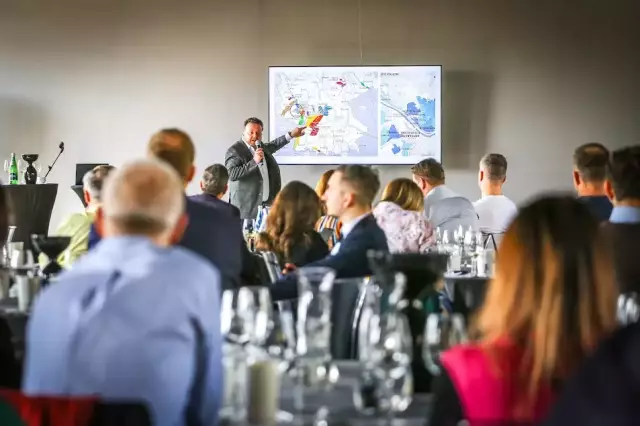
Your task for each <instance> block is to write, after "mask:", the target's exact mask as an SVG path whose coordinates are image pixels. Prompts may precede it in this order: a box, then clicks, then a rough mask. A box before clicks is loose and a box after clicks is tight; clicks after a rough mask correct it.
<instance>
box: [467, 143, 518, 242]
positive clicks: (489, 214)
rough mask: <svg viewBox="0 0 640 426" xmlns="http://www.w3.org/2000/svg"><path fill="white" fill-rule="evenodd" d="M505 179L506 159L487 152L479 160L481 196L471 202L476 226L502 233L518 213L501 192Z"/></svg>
mask: <svg viewBox="0 0 640 426" xmlns="http://www.w3.org/2000/svg"><path fill="white" fill-rule="evenodd" d="M506 180H507V159H506V158H505V157H504V155H502V154H487V155H485V156H484V157H482V160H480V171H479V172H478V186H480V191H481V192H482V198H480V199H479V200H478V201H476V202H475V203H473V207H474V208H475V210H476V213H477V214H478V227H479V228H480V230H481V231H483V232H486V233H491V234H499V233H503V232H504V231H505V230H506V229H507V226H509V223H511V220H513V218H514V217H515V215H516V214H517V213H518V208H517V207H516V204H515V203H514V202H513V201H511V200H510V199H509V198H507V197H506V196H505V195H504V194H503V193H502V185H504V182H505V181H506Z"/></svg>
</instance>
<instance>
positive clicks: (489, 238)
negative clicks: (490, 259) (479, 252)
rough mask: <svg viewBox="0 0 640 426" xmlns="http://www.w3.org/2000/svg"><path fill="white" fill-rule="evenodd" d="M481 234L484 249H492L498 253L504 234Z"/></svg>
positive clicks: (484, 232) (483, 232)
mask: <svg viewBox="0 0 640 426" xmlns="http://www.w3.org/2000/svg"><path fill="white" fill-rule="evenodd" d="M481 232H482V240H483V247H484V248H485V249H491V250H494V251H496V252H497V251H498V244H500V241H501V240H502V237H503V236H504V232H486V231H481Z"/></svg>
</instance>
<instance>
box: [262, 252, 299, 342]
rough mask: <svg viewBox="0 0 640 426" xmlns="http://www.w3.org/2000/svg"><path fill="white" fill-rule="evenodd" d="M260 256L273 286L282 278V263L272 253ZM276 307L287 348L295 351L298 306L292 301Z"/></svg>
mask: <svg viewBox="0 0 640 426" xmlns="http://www.w3.org/2000/svg"><path fill="white" fill-rule="evenodd" d="M260 255H261V256H262V260H263V262H264V265H265V268H266V270H267V273H268V275H269V280H270V281H271V284H274V283H275V282H276V281H278V280H279V279H280V278H282V267H281V266H280V262H278V257H277V256H276V254H275V253H274V252H272V251H263V252H261V253H260ZM276 306H277V307H278V312H279V313H280V325H281V327H282V332H283V334H284V336H285V339H286V342H287V347H288V348H289V349H293V348H295V345H296V322H295V318H296V315H295V309H296V305H295V304H294V302H293V301H291V300H284V301H281V302H276Z"/></svg>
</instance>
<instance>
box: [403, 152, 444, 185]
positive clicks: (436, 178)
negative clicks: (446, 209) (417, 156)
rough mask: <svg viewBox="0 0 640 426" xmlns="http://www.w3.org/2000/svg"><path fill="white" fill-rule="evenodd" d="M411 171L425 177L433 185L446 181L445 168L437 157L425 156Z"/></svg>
mask: <svg viewBox="0 0 640 426" xmlns="http://www.w3.org/2000/svg"><path fill="white" fill-rule="evenodd" d="M411 173H412V174H414V175H416V176H418V177H419V178H422V179H424V180H425V181H427V182H428V183H429V185H431V186H437V185H442V184H443V183H444V168H443V167H442V164H440V163H439V162H438V161H437V160H436V159H435V158H425V159H424V160H422V161H420V162H419V163H418V164H416V165H414V166H413V167H411Z"/></svg>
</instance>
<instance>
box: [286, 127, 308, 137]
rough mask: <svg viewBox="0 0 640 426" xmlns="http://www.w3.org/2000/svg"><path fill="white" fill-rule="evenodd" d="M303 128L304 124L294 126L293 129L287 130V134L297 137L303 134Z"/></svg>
mask: <svg viewBox="0 0 640 426" xmlns="http://www.w3.org/2000/svg"><path fill="white" fill-rule="evenodd" d="M305 129H306V127H305V126H302V127H294V128H293V130H291V131H290V132H289V134H290V135H291V137H292V138H297V137H300V136H302V135H304V130H305Z"/></svg>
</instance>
